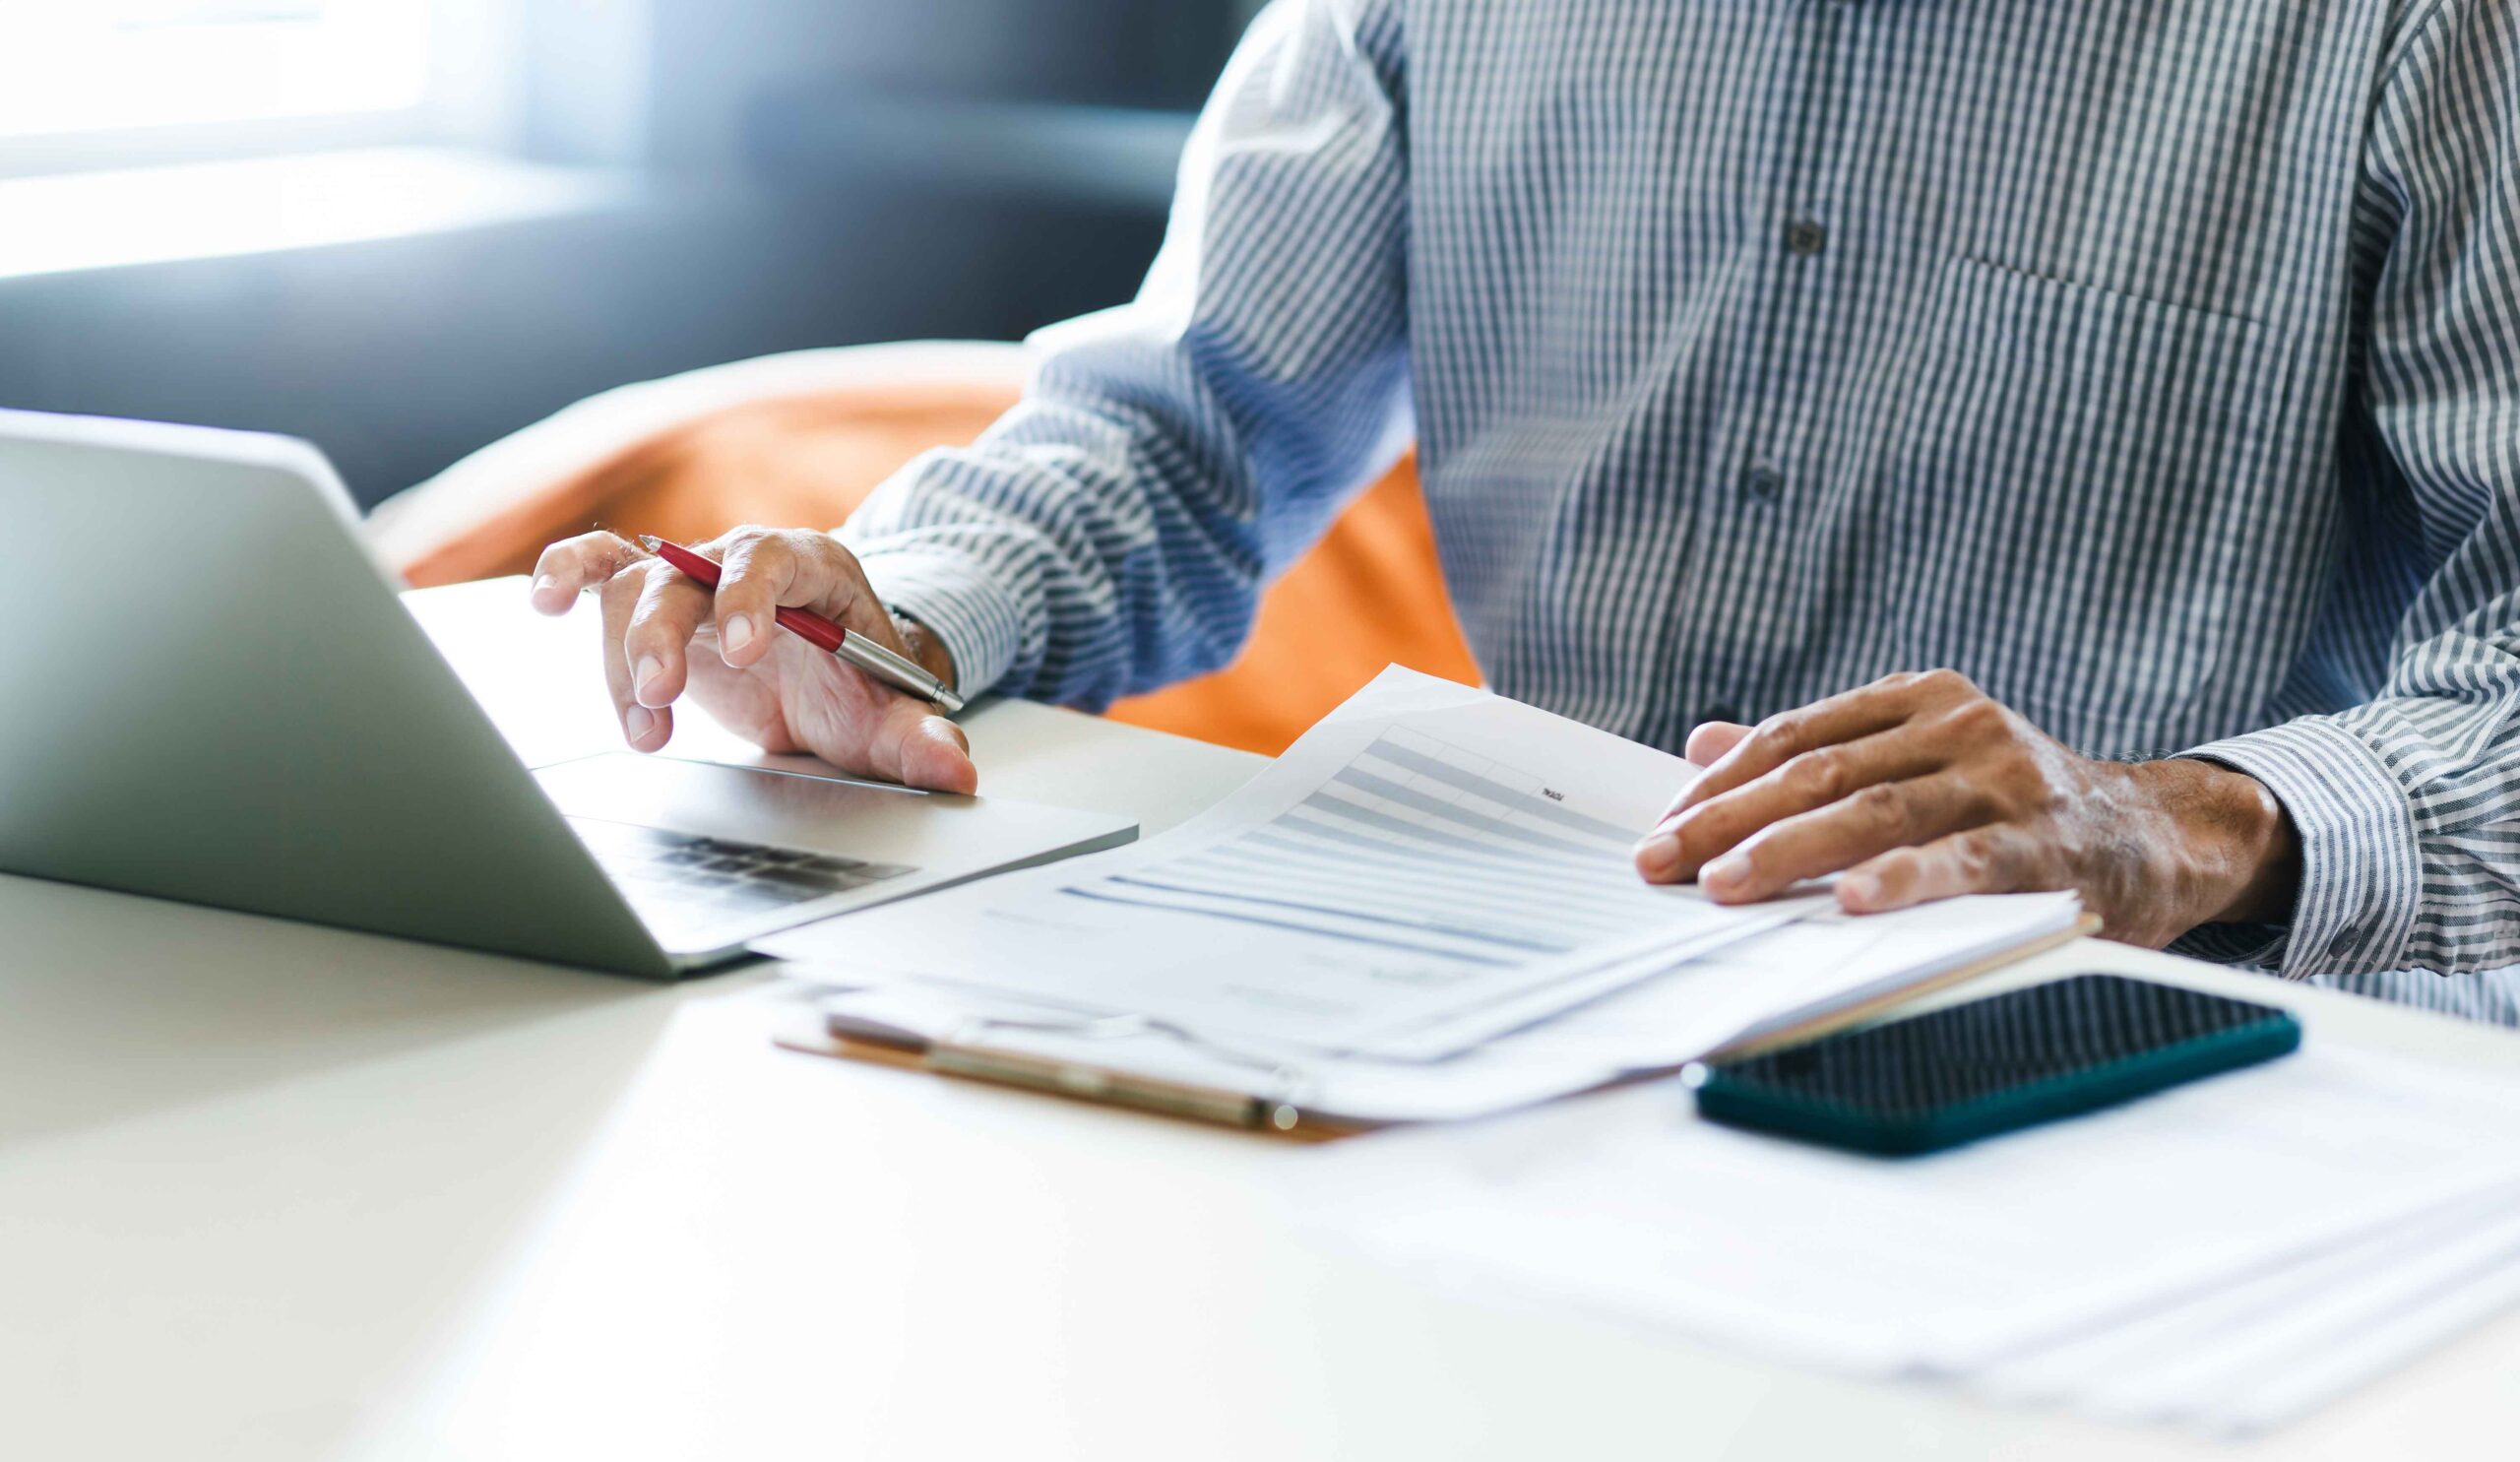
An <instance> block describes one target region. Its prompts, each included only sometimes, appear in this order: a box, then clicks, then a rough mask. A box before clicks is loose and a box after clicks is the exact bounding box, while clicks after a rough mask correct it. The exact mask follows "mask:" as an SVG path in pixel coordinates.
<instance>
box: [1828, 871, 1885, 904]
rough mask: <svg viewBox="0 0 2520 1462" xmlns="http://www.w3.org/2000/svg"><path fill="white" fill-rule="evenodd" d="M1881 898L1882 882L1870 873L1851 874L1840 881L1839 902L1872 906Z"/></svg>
mask: <svg viewBox="0 0 2520 1462" xmlns="http://www.w3.org/2000/svg"><path fill="white" fill-rule="evenodd" d="M1880 897H1881V880H1880V879H1878V878H1876V877H1874V876H1873V875H1872V874H1870V873H1849V874H1847V875H1846V876H1845V877H1843V878H1841V879H1839V880H1838V900H1839V902H1841V903H1847V904H1870V903H1872V902H1873V901H1874V900H1876V899H1879V898H1880Z"/></svg>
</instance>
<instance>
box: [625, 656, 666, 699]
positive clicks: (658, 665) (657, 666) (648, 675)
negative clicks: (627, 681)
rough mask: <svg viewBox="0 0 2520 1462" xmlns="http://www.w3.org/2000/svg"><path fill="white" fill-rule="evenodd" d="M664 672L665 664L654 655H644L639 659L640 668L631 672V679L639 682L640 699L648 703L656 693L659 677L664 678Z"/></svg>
mask: <svg viewBox="0 0 2520 1462" xmlns="http://www.w3.org/2000/svg"><path fill="white" fill-rule="evenodd" d="M664 672H665V664H664V662H663V661H662V660H659V659H657V658H656V657H655V656H653V655H643V656H641V657H639V665H638V667H637V668H636V669H634V670H632V671H631V678H632V679H634V680H637V681H638V682H639V699H640V700H641V701H642V702H644V701H646V700H647V699H648V698H649V696H650V695H651V694H652V693H653V692H654V691H655V689H656V684H657V680H658V679H659V677H661V676H662V675H663V674H664Z"/></svg>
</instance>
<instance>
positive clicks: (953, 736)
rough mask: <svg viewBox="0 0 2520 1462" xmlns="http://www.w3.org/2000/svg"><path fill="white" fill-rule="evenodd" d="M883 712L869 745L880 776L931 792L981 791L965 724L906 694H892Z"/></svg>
mask: <svg viewBox="0 0 2520 1462" xmlns="http://www.w3.org/2000/svg"><path fill="white" fill-rule="evenodd" d="M880 715H881V717H882V720H881V722H880V723H879V725H878V726H877V728H876V732H875V735H874V737H873V741H872V744H871V745H869V746H868V748H867V750H868V751H869V753H870V754H871V756H872V759H873V761H874V763H875V772H876V774H877V775H878V776H883V777H889V778H891V779H892V780H894V781H895V782H899V783H900V784H902V785H903V786H904V787H918V788H924V789H926V790H927V791H929V792H951V793H959V794H962V795H970V794H972V793H975V792H977V791H979V785H980V773H979V768H978V766H977V765H976V764H975V763H974V762H973V761H972V743H971V739H970V738H969V737H968V736H965V735H964V734H963V729H962V728H961V727H959V726H956V725H955V724H954V723H952V722H950V721H948V720H946V719H945V718H944V717H942V716H938V715H936V714H935V713H933V712H931V711H930V710H928V708H927V705H926V703H925V702H923V701H917V700H914V699H912V698H911V697H909V696H906V695H892V696H887V697H886V698H885V703H884V708H883V710H882V712H881V713H880Z"/></svg>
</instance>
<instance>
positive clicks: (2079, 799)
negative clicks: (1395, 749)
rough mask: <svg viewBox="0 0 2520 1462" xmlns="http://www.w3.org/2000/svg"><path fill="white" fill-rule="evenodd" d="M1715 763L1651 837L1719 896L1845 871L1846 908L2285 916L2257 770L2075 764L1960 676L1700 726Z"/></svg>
mask: <svg viewBox="0 0 2520 1462" xmlns="http://www.w3.org/2000/svg"><path fill="white" fill-rule="evenodd" d="M1688 757H1689V760H1691V761H1694V762H1697V763H1698V764H1700V765H1702V766H1705V767H1706V768H1707V771H1706V775H1705V776H1703V777H1701V778H1700V779H1699V780H1698V781H1697V782H1696V783H1695V784H1694V785H1693V786H1691V787H1690V788H1689V789H1688V790H1687V791H1686V792H1684V793H1682V794H1681V795H1680V797H1679V799H1678V800H1677V801H1675V802H1673V803H1672V804H1671V809H1670V812H1668V813H1666V814H1665V815H1664V818H1663V821H1662V823H1661V824H1660V825H1659V826H1658V827H1657V828H1656V829H1655V830H1654V832H1652V833H1651V834H1649V835H1648V836H1647V837H1646V838H1645V840H1644V841H1643V842H1641V843H1639V844H1638V845H1637V850H1636V863H1637V867H1638V869H1639V870H1640V871H1641V872H1643V873H1644V874H1645V876H1646V877H1647V878H1648V879H1650V880H1652V881H1654V882H1657V883H1677V882H1685V881H1687V880H1689V879H1691V878H1694V879H1696V880H1698V881H1699V882H1700V883H1702V884H1703V885H1705V887H1706V889H1707V892H1708V893H1709V894H1711V895H1712V896H1714V898H1715V899H1717V900H1718V901H1719V902H1722V903H1727V904H1737V903H1747V902H1750V901H1752V900H1756V899H1764V898H1768V897H1770V896H1772V895H1775V894H1778V893H1781V892H1783V891H1784V890H1786V889H1787V888H1790V887H1792V886H1793V885H1794V884H1796V883H1798V882H1801V881H1802V880H1804V879H1808V878H1819V877H1824V876H1826V875H1828V874H1831V873H1837V874H1841V875H1842V876H1841V877H1840V878H1839V879H1838V884H1837V896H1838V903H1839V904H1840V906H1841V907H1843V908H1845V909H1846V910H1848V911H1849V912H1851V913H1858V914H1864V913H1876V912H1880V911H1885V910H1891V909H1904V908H1907V907H1909V906H1910V905H1913V904H1921V903H1924V902H1926V901H1927V900H1931V899H1943V898H1950V897H1952V896H1954V895H1956V894H1971V893H2018V892H2027V891H2031V890H2038V889H2072V890H2074V891H2075V892H2077V893H2079V894H2081V895H2082V900H2083V907H2084V908H2085V909H2087V910H2089V911H2090V912H2091V913H2094V914H2097V915H2099V916H2100V918H2101V922H2102V929H2101V932H2102V933H2103V934H2104V935H2105V936H2107V937H2109V938H2111V939H2122V940H2124V941H2126V942H2128V943H2131V944H2145V945H2150V946H2153V947H2155V948H2158V947H2160V946H2162V945H2164V944H2168V943H2169V942H2170V941H2171V940H2173V939H2175V938H2177V937H2178V936H2179V935H2180V934H2183V933H2185V932H2186V931H2187V930H2189V929H2191V928H2194V927H2195V926H2196V925H2198V924H2201V923H2214V922H2226V921H2232V922H2282V921H2283V920H2285V919H2286V918H2288V917H2289V914H2290V910H2291V907H2292V901H2293V891H2294V889H2295V887H2296V886H2297V884H2298V882H2299V860H2300V855H2299V850H2298V847H2297V845H2296V842H2295V838H2294V832H2293V826H2292V822H2291V819H2290V818H2289V817H2287V816H2286V815H2285V812H2284V809H2283V806H2282V804H2281V803H2279V802H2277V801H2276V799H2275V797H2274V795H2273V794H2271V793H2269V792H2268V791H2267V790H2266V788H2265V787H2264V786H2262V785H2261V784H2259V783H2258V782H2257V781H2256V780H2254V779H2253V778H2250V777H2247V776H2244V775H2242V774H2240V773H2238V772H2235V771H2232V770H2230V769H2228V768H2224V767H2219V766H2215V765H2213V764H2211V763H2208V762H2201V761H2188V760H2168V761H2152V762H2138V763H2118V762H2103V761H2093V760H2091V759H2089V758H2087V757H2083V756H2078V755H2076V754H2075V753H2074V752H2072V751H2069V750H2067V749H2066V748H2065V747H2064V746H2062V745H2061V744H2059V743H2058V742H2056V741H2055V740H2053V739H2051V738H2050V737H2048V736H2047V734H2045V733H2044V732H2042V731H2040V730H2039V729H2038V728H2037V727H2034V726H2032V725H2031V724H2030V723H2029V722H2028V721H2025V720H2024V719H2022V718H2021V717H2020V716H2019V715H2017V714H2015V713H2014V712H2013V711H2011V710H2010V709H2008V708H2007V707H2005V706H2003V705H2000V704H1998V703H1997V702H1995V701H1994V700H1992V699H1990V698H1989V697H1988V696H1987V695H1986V694H1985V692H1983V691H1981V690H1979V689H1978V687H1977V686H1976V685H1974V684H1972V683H1971V682H1970V681H1969V679H1968V678H1967V677H1966V676H1964V675H1961V674H1958V673H1957V672H1955V671H1951V670H1931V671H1927V672H1925V673H1922V674H1904V675H1892V676H1889V677H1887V678H1885V679H1882V680H1877V681H1875V682H1873V683H1872V684H1870V685H1867V686H1864V687H1863V688H1862V689H1860V690H1854V691H1849V692H1848V693H1847V694H1845V695H1840V696H1833V697H1831V698H1829V699H1828V700H1824V701H1820V702H1817V703H1815V704H1813V705H1809V706H1805V707H1803V708H1802V709H1801V710H1798V711H1789V712H1786V713H1785V714H1784V715H1781V716H1774V717H1771V718H1769V719H1768V720H1766V721H1764V722H1762V723H1760V724H1759V725H1758V727H1756V728H1755V729H1753V728H1750V727H1743V726H1733V725H1730V724H1728V723H1723V722H1714V723H1709V724H1708V725H1705V726H1701V727H1699V728H1697V730H1696V731H1693V732H1691V733H1690V735H1689V743H1688Z"/></svg>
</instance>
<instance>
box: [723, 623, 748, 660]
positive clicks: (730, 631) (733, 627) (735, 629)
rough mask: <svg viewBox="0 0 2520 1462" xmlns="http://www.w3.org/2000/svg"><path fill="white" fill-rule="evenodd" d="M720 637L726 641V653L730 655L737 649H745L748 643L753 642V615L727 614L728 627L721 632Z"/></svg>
mask: <svg viewBox="0 0 2520 1462" xmlns="http://www.w3.org/2000/svg"><path fill="white" fill-rule="evenodd" d="M718 638H719V639H720V640H721V641H723V642H724V643H725V647H726V653H727V654H728V655H732V654H734V653H735V652H736V651H738V650H741V649H743V648H744V647H745V646H746V645H749V644H751V643H752V616H751V615H750V614H729V615H727V616H726V627H725V630H724V631H722V632H721V633H720V634H719V636H718Z"/></svg>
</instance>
